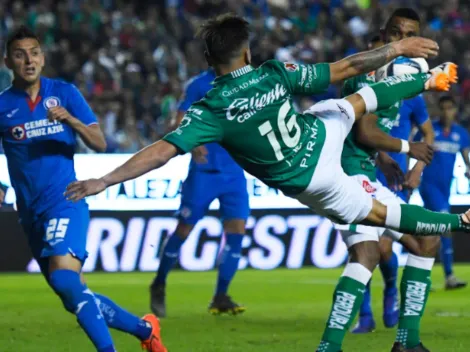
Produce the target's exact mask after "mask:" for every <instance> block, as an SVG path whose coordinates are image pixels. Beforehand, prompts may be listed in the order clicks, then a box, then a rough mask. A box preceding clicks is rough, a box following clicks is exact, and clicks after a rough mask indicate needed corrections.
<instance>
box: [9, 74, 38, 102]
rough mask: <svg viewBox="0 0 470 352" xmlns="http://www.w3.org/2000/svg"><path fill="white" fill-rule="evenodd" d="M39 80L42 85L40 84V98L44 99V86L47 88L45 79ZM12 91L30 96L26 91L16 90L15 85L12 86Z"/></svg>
mask: <svg viewBox="0 0 470 352" xmlns="http://www.w3.org/2000/svg"><path fill="white" fill-rule="evenodd" d="M39 80H40V84H39V94H38V96H41V97H42V95H43V89H44V86H45V84H46V83H45V82H44V77H40V78H39ZM10 91H12V92H14V93H18V94H22V95H25V96H28V97H29V95H28V93H26V91H24V90H23V89H18V88H15V86H14V85H13V84H12V85H11V88H10Z"/></svg>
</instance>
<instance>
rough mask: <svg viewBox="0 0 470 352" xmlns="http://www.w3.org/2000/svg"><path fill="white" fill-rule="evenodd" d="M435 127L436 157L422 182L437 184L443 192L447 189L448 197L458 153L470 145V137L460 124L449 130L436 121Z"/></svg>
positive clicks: (427, 167)
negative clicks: (445, 129) (446, 130)
mask: <svg viewBox="0 0 470 352" xmlns="http://www.w3.org/2000/svg"><path fill="white" fill-rule="evenodd" d="M433 127H434V132H435V136H436V137H435V140H434V158H433V159H432V162H431V164H429V165H428V166H426V168H425V169H424V172H423V178H422V181H421V184H422V185H427V184H432V185H434V186H436V188H438V189H440V190H442V191H443V192H444V191H445V194H446V197H447V198H448V197H449V194H450V186H451V182H452V178H453V175H454V164H455V159H456V157H457V153H460V152H462V151H463V150H464V149H465V148H469V147H470V139H469V135H468V132H467V130H466V129H465V128H463V127H462V126H459V125H458V124H452V126H451V129H450V131H449V132H445V131H444V127H443V126H442V125H441V123H440V122H439V121H436V122H434V123H433ZM421 138H422V136H421V134H420V133H418V134H417V135H416V137H415V139H416V140H419V139H421Z"/></svg>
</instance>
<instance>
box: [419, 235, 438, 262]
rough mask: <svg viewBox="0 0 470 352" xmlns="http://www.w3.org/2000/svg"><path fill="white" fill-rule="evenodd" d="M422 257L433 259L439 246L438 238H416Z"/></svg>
mask: <svg viewBox="0 0 470 352" xmlns="http://www.w3.org/2000/svg"><path fill="white" fill-rule="evenodd" d="M416 240H417V241H418V243H419V247H420V252H421V256H422V257H428V258H434V257H435V256H436V255H437V253H438V251H439V248H440V246H441V238H440V237H439V236H429V237H417V238H416Z"/></svg>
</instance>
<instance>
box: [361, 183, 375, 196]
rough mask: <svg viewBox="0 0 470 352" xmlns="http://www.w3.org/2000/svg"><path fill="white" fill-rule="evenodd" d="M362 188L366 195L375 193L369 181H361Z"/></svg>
mask: <svg viewBox="0 0 470 352" xmlns="http://www.w3.org/2000/svg"><path fill="white" fill-rule="evenodd" d="M362 188H364V190H365V191H366V192H367V193H374V192H375V191H376V189H375V187H374V186H372V185H371V184H370V182H369V181H367V180H363V181H362Z"/></svg>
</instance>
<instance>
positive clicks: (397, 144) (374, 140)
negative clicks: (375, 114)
mask: <svg viewBox="0 0 470 352" xmlns="http://www.w3.org/2000/svg"><path fill="white" fill-rule="evenodd" d="M359 142H360V143H361V144H363V145H365V146H367V147H370V148H374V149H376V150H381V151H384V152H394V153H399V152H400V151H401V140H400V139H398V138H393V137H391V136H390V135H388V134H387V133H385V132H382V131H381V130H379V129H378V131H374V132H372V133H368V134H367V135H366V136H362V137H361V138H360V140H359Z"/></svg>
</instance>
